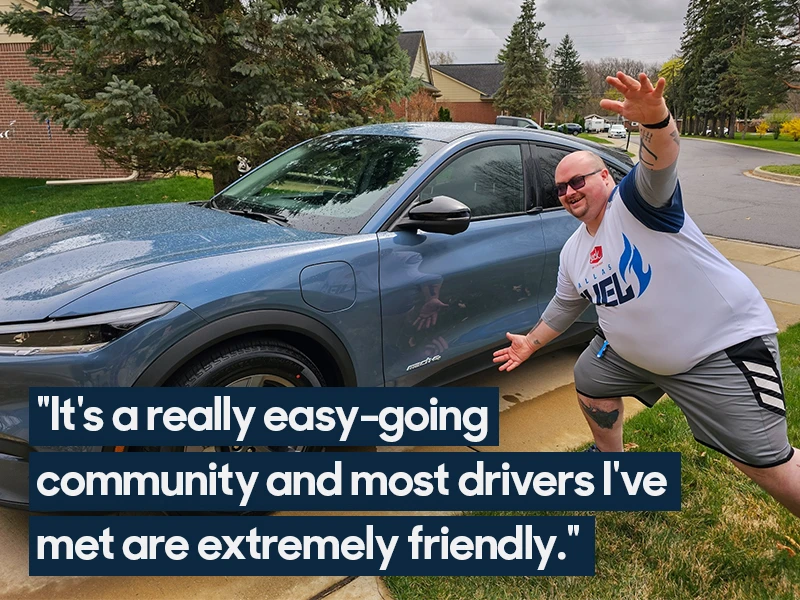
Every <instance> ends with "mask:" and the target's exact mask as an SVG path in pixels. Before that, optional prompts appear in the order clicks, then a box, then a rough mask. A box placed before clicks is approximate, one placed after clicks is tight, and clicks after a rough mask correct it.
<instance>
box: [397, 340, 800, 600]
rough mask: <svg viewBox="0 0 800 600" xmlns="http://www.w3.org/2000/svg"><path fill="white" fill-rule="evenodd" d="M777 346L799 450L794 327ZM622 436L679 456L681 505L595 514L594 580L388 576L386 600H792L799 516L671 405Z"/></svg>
mask: <svg viewBox="0 0 800 600" xmlns="http://www.w3.org/2000/svg"><path fill="white" fill-rule="evenodd" d="M779 340H780V346H781V356H782V363H783V376H784V386H785V391H786V400H787V404H788V410H787V412H788V414H789V438H790V440H791V441H792V442H793V443H794V445H795V446H798V445H800V325H795V326H794V327H792V328H791V329H789V330H788V331H786V332H785V333H783V334H781V335H780V336H779ZM625 431H626V434H625V442H626V444H627V445H628V446H627V447H629V448H631V449H635V451H640V452H655V451H669V452H681V453H682V481H681V484H682V485H681V489H682V507H683V508H682V510H681V511H680V512H677V513H653V512H642V513H597V538H596V539H597V542H596V557H597V560H596V565H597V569H596V571H597V574H596V575H595V576H594V577H562V578H556V577H387V578H386V583H387V585H388V586H389V589H391V591H392V593H393V594H394V597H395V599H396V600H412V599H413V600H422V599H425V600H433V599H436V600H445V599H448V600H460V599H466V598H470V599H471V598H476V599H486V600H488V599H507V600H517V599H521V598H525V599H535V598H542V599H547V600H562V599H563V600H572V599H575V598H582V599H583V598H586V599H588V598H592V599H595V600H600V599H608V600H612V599H613V600H617V599H623V598H624V599H628V598H658V599H659V600H684V599H687V598H692V599H694V598H703V599H721V600H722V599H724V600H750V599H756V598H758V599H764V600H767V599H769V600H779V599H785V600H790V599H795V598H800V519H797V518H795V517H793V516H792V515H791V514H790V513H789V512H788V511H786V510H785V509H783V508H782V507H780V505H778V504H777V503H776V502H775V501H774V500H772V499H771V498H770V497H769V496H767V494H766V493H764V492H762V491H761V490H760V489H759V488H758V487H757V486H755V485H754V484H752V483H751V482H750V481H749V480H748V479H747V478H746V477H745V476H744V475H741V474H740V473H739V472H738V471H737V470H736V469H735V468H734V467H733V466H732V465H731V464H730V462H729V461H728V460H727V459H726V458H725V457H723V456H721V455H720V454H718V453H716V452H714V451H712V450H708V449H706V448H705V447H703V446H701V445H700V444H698V443H696V442H695V441H694V440H693V439H692V436H691V433H690V431H689V428H688V426H687V425H686V421H685V420H684V418H683V416H682V415H681V413H680V411H679V410H678V408H677V407H676V406H675V404H674V403H672V402H671V401H668V400H662V401H661V402H659V403H658V404H657V405H656V406H655V408H653V409H650V410H646V411H644V412H642V413H639V414H638V415H636V416H635V417H633V418H631V419H630V420H629V421H628V422H627V423H626V426H625ZM482 514H492V515H502V514H515V513H482ZM516 514H519V513H516ZM525 514H542V513H525ZM548 514H565V513H548ZM466 518H468V517H466ZM787 548H788V550H787Z"/></svg>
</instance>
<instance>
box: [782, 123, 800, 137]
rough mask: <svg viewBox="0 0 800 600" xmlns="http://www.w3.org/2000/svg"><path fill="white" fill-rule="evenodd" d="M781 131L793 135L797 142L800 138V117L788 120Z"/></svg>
mask: <svg viewBox="0 0 800 600" xmlns="http://www.w3.org/2000/svg"><path fill="white" fill-rule="evenodd" d="M781 133H784V134H786V135H790V136H792V139H793V140H794V141H795V142H796V141H797V140H800V118H798V119H792V120H791V121H786V122H785V123H784V124H783V125H782V126H781Z"/></svg>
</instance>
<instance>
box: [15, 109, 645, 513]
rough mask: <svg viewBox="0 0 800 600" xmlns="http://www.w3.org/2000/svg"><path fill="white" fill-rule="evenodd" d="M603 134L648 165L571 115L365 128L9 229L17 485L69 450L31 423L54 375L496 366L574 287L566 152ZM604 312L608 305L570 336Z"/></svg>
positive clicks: (216, 382) (118, 382)
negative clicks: (209, 183) (45, 455)
mask: <svg viewBox="0 0 800 600" xmlns="http://www.w3.org/2000/svg"><path fill="white" fill-rule="evenodd" d="M586 148H592V149H594V150H596V151H598V152H599V153H601V155H602V156H603V158H604V159H605V161H606V164H607V165H608V167H609V169H610V171H611V172H612V175H613V176H614V178H615V179H616V180H617V181H619V180H620V179H621V178H622V177H623V176H624V175H625V174H626V173H627V172H628V170H629V169H630V168H631V163H630V160H629V159H628V158H627V156H626V155H625V154H622V153H619V152H617V151H615V150H613V149H612V150H606V149H604V148H602V147H601V146H596V145H592V144H591V143H589V142H584V141H583V140H577V139H575V138H573V137H571V136H566V135H562V134H558V133H555V132H547V131H538V130H531V129H522V128H519V129H511V128H508V127H497V126H494V125H475V124H457V123H451V124H433V123H431V124H409V123H395V124H388V125H373V126H365V127H359V128H355V129H349V130H345V131H339V132H336V133H333V134H329V135H325V136H322V137H318V138H315V139H312V140H309V141H307V142H305V143H303V144H300V145H298V146H296V147H294V148H292V149H290V150H288V151H286V152H284V153H283V154H281V155H279V156H277V157H275V158H273V159H272V160H270V161H268V162H267V163H265V164H263V165H261V166H260V167H259V168H257V169H255V170H254V171H252V172H250V173H249V174H247V175H246V176H244V177H242V178H241V179H239V180H238V181H236V182H235V183H233V184H232V185H230V186H229V187H228V188H227V189H225V190H224V191H222V192H221V193H219V194H217V195H215V196H214V197H213V198H212V199H211V200H210V201H203V202H190V203H187V204H161V205H149V206H131V207H124V208H114V209H99V210H90V211H85V212H80V213H73V214H67V215H63V216H59V217H54V218H49V219H44V220H41V221H38V222H35V223H32V224H30V225H26V226H24V227H21V228H19V229H16V230H15V231H12V232H10V233H8V234H6V235H4V236H2V237H0V503H2V504H5V505H10V506H22V507H24V506H25V505H26V504H27V497H28V491H27V490H28V474H27V473H28V471H27V458H28V455H29V453H30V452H33V451H36V450H52V449H53V448H33V447H31V446H30V445H29V444H28V443H27V440H28V439H29V422H28V408H27V404H28V388H29V387H30V386H33V385H35V386H93V387H98V386H215V387H221V386H232V387H275V386H279V387H280V386H412V385H420V384H424V385H442V384H445V383H448V382H451V381H453V380H456V379H458V378H461V377H463V376H465V375H468V374H471V373H474V372H477V371H479V370H482V369H485V368H487V367H490V366H492V352H493V351H494V350H496V349H497V348H499V347H502V346H504V345H505V342H506V339H505V333H506V332H507V331H513V332H525V331H528V330H529V329H530V328H531V327H533V325H535V324H536V322H537V321H538V319H539V317H540V315H541V313H542V310H543V309H544V307H545V306H546V305H547V303H548V302H549V301H550V299H551V298H552V296H553V294H554V292H555V287H556V275H557V266H558V255H559V251H560V250H561V247H562V245H563V243H564V242H565V241H566V239H567V238H568V237H569V236H570V235H571V234H572V232H573V231H575V229H576V228H577V226H578V221H577V220H576V219H574V218H573V217H572V216H570V215H569V214H567V213H566V212H565V211H564V210H563V209H562V208H561V205H560V204H559V201H558V198H557V196H556V193H555V190H554V180H553V178H554V170H555V167H556V165H557V164H558V162H559V161H560V160H561V159H562V158H563V157H564V156H566V155H567V154H568V153H570V152H573V151H575V150H580V149H586ZM595 321H596V316H595V314H594V312H593V310H591V309H590V310H589V311H587V313H586V314H585V315H584V316H583V317H582V318H581V320H580V321H579V322H578V323H576V324H575V325H574V326H573V328H572V330H570V331H569V332H568V333H567V334H565V335H564V336H562V338H560V340H559V341H560V345H565V344H569V343H578V342H582V341H585V340H586V339H588V338H589V337H590V336H591V332H592V329H593V327H594V324H595ZM60 449H62V450H63V449H64V448H60ZM115 449H116V450H120V448H119V447H117V448H98V447H70V448H66V450H71V451H103V450H115ZM316 449H318V448H308V447H288V448H287V447H259V448H240V447H235V448H203V447H187V448H160V447H156V448H127V449H125V450H128V451H146V450H177V451H195V450H221V451H230V450H246V451H308V450H316Z"/></svg>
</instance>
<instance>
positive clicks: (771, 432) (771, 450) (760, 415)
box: [575, 335, 794, 468]
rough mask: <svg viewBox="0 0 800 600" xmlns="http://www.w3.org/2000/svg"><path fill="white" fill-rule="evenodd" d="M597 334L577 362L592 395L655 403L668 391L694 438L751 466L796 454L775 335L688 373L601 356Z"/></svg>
mask: <svg viewBox="0 0 800 600" xmlns="http://www.w3.org/2000/svg"><path fill="white" fill-rule="evenodd" d="M603 341H604V340H603V339H602V338H601V337H600V336H596V337H595V338H594V340H592V343H591V344H590V345H589V347H588V348H587V349H586V350H585V351H584V352H583V354H581V356H580V358H579V359H578V362H577V363H576V365H575V387H576V389H577V390H578V393H580V394H582V395H584V396H586V397H588V398H595V399H599V398H616V397H618V396H633V397H634V398H637V399H638V400H640V401H641V402H643V403H644V404H646V405H647V406H653V404H655V403H656V402H657V401H658V399H659V398H661V396H663V395H664V394H665V393H666V394H668V395H669V397H670V398H672V399H673V400H674V401H675V404H677V405H678V407H680V409H681V411H683V414H684V415H685V416H686V420H687V421H688V422H689V427H691V429H692V433H693V434H694V437H695V439H696V440H697V441H698V442H700V443H701V444H704V445H706V446H708V447H709V448H713V449H714V450H717V451H719V452H721V453H722V454H725V455H726V456H729V457H730V458H734V459H736V460H738V461H739V462H741V463H744V464H746V465H750V466H752V467H762V468H766V467H774V466H777V465H780V464H783V463H785V462H787V461H788V460H789V459H791V457H792V454H793V452H794V450H793V449H792V446H791V444H789V438H788V436H787V432H786V404H785V402H784V395H783V383H782V381H781V366H780V355H779V354H778V340H777V337H776V336H775V335H770V336H764V337H756V338H753V339H751V340H748V341H746V342H742V343H741V344H737V345H735V346H731V347H730V348H727V349H726V350H723V351H721V352H717V353H715V354H712V355H711V356H709V357H708V358H706V359H705V360H703V361H701V362H700V363H699V364H697V365H695V366H694V367H693V368H692V369H691V370H689V371H687V372H686V373H680V374H678V375H656V374H654V373H651V372H650V371H646V370H644V369H641V368H639V367H637V366H635V365H633V364H631V363H629V362H628V361H626V360H625V359H623V358H622V357H621V356H620V355H619V354H617V353H616V352H614V349H613V348H611V347H610V346H609V347H607V348H606V351H605V353H603V356H602V357H599V358H598V356H597V353H598V352H599V351H600V349H601V347H602V344H603Z"/></svg>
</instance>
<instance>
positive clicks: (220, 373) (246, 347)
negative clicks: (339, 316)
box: [153, 339, 325, 452]
mask: <svg viewBox="0 0 800 600" xmlns="http://www.w3.org/2000/svg"><path fill="white" fill-rule="evenodd" d="M167 385H169V386H174V387H247V388H279V387H323V386H325V378H324V377H323V376H322V373H321V371H320V370H319V368H317V366H316V365H315V364H314V362H313V361H312V360H311V359H310V358H308V356H306V355H305V354H303V353H302V352H301V351H300V350H298V349H297V348H295V347H294V346H292V345H290V344H287V343H285V342H281V341H279V340H271V339H251V340H239V341H234V342H230V343H228V344H224V345H222V346H219V347H217V348H213V349H212V350H210V351H208V352H205V353H204V354H201V355H200V356H199V357H198V358H196V359H194V360H193V361H192V362H191V363H189V364H188V365H187V366H186V367H184V368H183V369H182V370H181V371H180V372H179V373H178V374H177V375H175V376H174V377H173V378H172V379H171V380H170V382H169V383H168V384H167ZM153 450H160V451H162V452H321V451H323V450H324V447H323V446H168V447H157V448H153Z"/></svg>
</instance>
